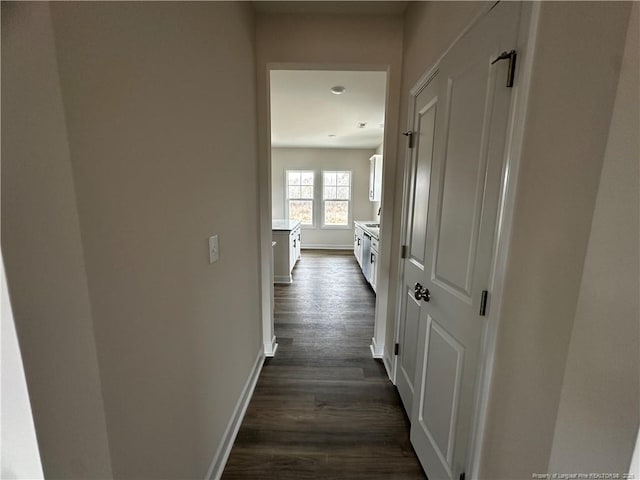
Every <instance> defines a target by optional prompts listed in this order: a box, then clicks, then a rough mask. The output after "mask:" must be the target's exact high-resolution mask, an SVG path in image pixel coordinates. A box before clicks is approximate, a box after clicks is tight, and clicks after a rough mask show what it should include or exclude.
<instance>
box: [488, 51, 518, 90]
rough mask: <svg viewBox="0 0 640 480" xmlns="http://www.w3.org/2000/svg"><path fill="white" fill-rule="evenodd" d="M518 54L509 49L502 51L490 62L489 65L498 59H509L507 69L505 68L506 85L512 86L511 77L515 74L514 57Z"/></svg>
mask: <svg viewBox="0 0 640 480" xmlns="http://www.w3.org/2000/svg"><path fill="white" fill-rule="evenodd" d="M517 57H518V54H517V53H516V51H515V50H511V51H510V52H506V51H505V52H502V53H501V54H500V55H498V57H497V58H496V59H495V60H494V61H493V62H491V65H493V64H494V63H496V62H498V61H500V60H509V69H508V70H507V87H509V88H511V87H513V79H514V78H515V76H516V58H517Z"/></svg>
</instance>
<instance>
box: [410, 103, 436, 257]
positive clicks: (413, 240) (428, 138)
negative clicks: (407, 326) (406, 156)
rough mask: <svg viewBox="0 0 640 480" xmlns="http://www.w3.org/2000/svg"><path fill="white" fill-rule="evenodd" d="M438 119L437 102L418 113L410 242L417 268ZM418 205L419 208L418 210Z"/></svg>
mask: <svg viewBox="0 0 640 480" xmlns="http://www.w3.org/2000/svg"><path fill="white" fill-rule="evenodd" d="M435 118H436V102H435V101H431V102H429V104H427V105H426V107H424V108H423V109H422V110H421V111H419V112H418V128H417V129H416V131H417V132H418V143H419V145H418V146H417V147H418V148H417V152H416V156H417V162H416V168H415V173H414V183H415V185H416V188H415V195H414V196H413V199H412V200H413V205H412V207H413V208H412V211H413V212H414V213H413V218H412V220H411V225H410V230H411V237H410V241H409V254H410V255H409V258H410V259H411V260H412V261H413V262H415V264H416V266H418V267H422V266H423V265H424V256H425V241H426V235H425V234H426V231H425V227H426V225H427V209H426V208H423V207H424V206H426V205H428V203H429V189H428V188H425V186H428V185H429V175H430V172H431V158H432V154H433V148H432V147H433V131H434V127H435ZM416 205H417V206H418V208H416Z"/></svg>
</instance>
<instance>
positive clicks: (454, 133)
mask: <svg viewBox="0 0 640 480" xmlns="http://www.w3.org/2000/svg"><path fill="white" fill-rule="evenodd" d="M519 12H520V4H519V3H515V2H501V3H498V4H497V5H496V6H495V7H493V9H492V10H491V11H490V12H489V13H487V14H486V15H485V16H484V17H482V18H481V19H480V20H479V21H478V23H477V24H476V25H475V26H474V27H473V28H472V29H471V30H469V31H468V32H467V33H466V34H465V35H464V36H463V37H462V38H461V39H460V40H458V42H457V43H456V44H455V45H454V46H453V47H452V48H451V49H450V50H449V52H448V53H447V54H446V55H445V56H444V57H443V58H442V60H441V62H440V64H439V67H438V68H439V73H438V78H437V81H436V82H435V83H433V85H432V86H433V88H434V89H435V92H436V93H437V94H438V95H439V98H440V111H439V113H438V115H437V117H436V119H435V127H434V132H435V134H434V142H433V158H432V161H431V169H430V188H429V197H428V200H427V205H428V207H427V228H426V241H425V249H426V252H427V255H426V256H425V261H424V274H423V276H422V277H421V279H418V280H416V281H418V282H420V283H421V285H423V286H424V287H426V288H427V289H428V290H429V292H430V294H431V295H430V299H429V300H428V301H425V300H422V301H421V303H422V306H421V307H420V325H419V327H418V336H419V340H418V343H417V345H418V348H417V354H416V355H417V358H418V363H417V364H416V369H415V373H416V377H415V379H414V385H413V388H414V396H413V402H412V407H413V410H412V412H411V442H412V444H413V446H414V448H415V450H416V453H417V455H418V458H419V459H420V461H421V463H422V465H423V467H424V469H425V472H426V473H427V475H428V477H429V479H430V480H438V479H449V480H453V479H454V478H458V476H459V475H460V474H461V473H462V472H464V471H465V470H466V462H467V453H468V447H469V439H470V431H471V420H472V410H473V399H474V392H475V389H476V388H477V385H476V374H477V372H478V365H479V363H478V362H479V360H480V358H479V355H480V354H479V352H480V347H481V339H482V336H483V331H484V328H485V322H484V318H483V317H481V316H480V315H479V306H480V299H481V293H482V291H483V290H485V289H488V285H489V273H490V268H491V263H492V258H493V255H494V252H493V244H494V237H495V231H496V221H497V212H498V200H499V194H500V184H501V178H502V169H503V165H504V156H505V144H506V139H507V127H508V120H509V108H510V102H511V94H512V91H513V90H512V89H510V88H507V87H506V86H505V80H506V70H507V65H506V62H502V63H501V62H498V63H496V64H491V61H492V59H494V58H496V57H497V56H498V55H499V54H500V53H501V52H502V51H504V50H507V51H508V50H511V49H514V48H515V46H516V41H517V26H518V23H519V15H520V13H519ZM415 208H416V209H417V208H418V206H417V205H416V207H415Z"/></svg>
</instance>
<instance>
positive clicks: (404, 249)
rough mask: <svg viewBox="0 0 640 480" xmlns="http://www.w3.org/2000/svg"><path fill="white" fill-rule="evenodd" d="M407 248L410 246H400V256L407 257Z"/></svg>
mask: <svg viewBox="0 0 640 480" xmlns="http://www.w3.org/2000/svg"><path fill="white" fill-rule="evenodd" d="M407 250H409V248H408V247H407V246H406V245H402V247H400V258H407Z"/></svg>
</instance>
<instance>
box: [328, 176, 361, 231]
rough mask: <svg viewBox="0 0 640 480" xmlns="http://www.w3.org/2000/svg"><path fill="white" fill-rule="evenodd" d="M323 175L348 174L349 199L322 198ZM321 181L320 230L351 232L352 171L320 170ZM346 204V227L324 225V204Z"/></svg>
mask: <svg viewBox="0 0 640 480" xmlns="http://www.w3.org/2000/svg"><path fill="white" fill-rule="evenodd" d="M325 173H348V174H349V198H348V199H346V200H342V199H328V200H325V198H324V187H325V185H324V175H325ZM320 175H321V179H320V228H321V229H323V230H353V225H352V224H353V218H352V217H353V215H352V213H353V170H346V169H341V170H336V169H330V170H321V171H320ZM327 201H330V202H335V201H338V202H347V223H346V225H327V224H325V218H324V211H325V202H327Z"/></svg>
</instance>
